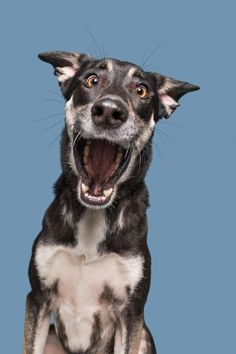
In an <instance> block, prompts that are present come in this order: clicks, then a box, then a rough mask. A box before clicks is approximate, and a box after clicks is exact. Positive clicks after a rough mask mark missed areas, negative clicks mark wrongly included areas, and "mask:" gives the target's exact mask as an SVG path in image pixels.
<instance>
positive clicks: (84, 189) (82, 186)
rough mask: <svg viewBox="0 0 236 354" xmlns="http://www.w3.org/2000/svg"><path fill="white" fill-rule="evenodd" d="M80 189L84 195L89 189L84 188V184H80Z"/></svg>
mask: <svg viewBox="0 0 236 354" xmlns="http://www.w3.org/2000/svg"><path fill="white" fill-rule="evenodd" d="M81 188H82V191H83V192H84V193H86V192H87V191H88V190H89V187H88V186H86V184H84V183H82V184H81Z"/></svg>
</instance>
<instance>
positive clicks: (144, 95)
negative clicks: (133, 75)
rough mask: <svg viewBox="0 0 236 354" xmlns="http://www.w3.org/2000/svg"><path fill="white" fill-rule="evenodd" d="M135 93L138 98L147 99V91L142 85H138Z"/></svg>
mask: <svg viewBox="0 0 236 354" xmlns="http://www.w3.org/2000/svg"><path fill="white" fill-rule="evenodd" d="M135 92H136V94H137V95H138V96H139V97H140V98H147V97H148V96H149V92H148V89H147V87H146V86H144V85H138V86H137V87H136V89H135Z"/></svg>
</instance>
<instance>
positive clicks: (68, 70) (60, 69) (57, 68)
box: [38, 51, 92, 86]
mask: <svg viewBox="0 0 236 354" xmlns="http://www.w3.org/2000/svg"><path fill="white" fill-rule="evenodd" d="M38 57H39V59H41V60H43V61H45V62H46V63H49V64H51V65H52V66H53V67H54V73H55V75H56V76H57V79H58V82H59V85H60V86H61V85H62V84H63V83H64V82H66V81H67V80H69V79H71V78H72V77H73V76H75V74H76V72H77V71H78V70H79V68H80V67H81V63H82V62H86V61H89V60H91V59H92V58H91V57H89V56H88V55H85V54H80V53H77V52H62V51H54V52H44V53H40V54H39V56H38Z"/></svg>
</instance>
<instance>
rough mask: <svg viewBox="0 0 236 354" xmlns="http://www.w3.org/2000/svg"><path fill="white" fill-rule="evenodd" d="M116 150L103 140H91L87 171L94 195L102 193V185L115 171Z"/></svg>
mask: <svg viewBox="0 0 236 354" xmlns="http://www.w3.org/2000/svg"><path fill="white" fill-rule="evenodd" d="M116 155H117V148H116V147H115V146H114V145H113V144H112V143H109V142H108V141H105V140H91V143H90V148H89V157H88V162H87V169H88V172H89V175H90V176H91V177H92V180H93V183H92V186H91V187H92V190H93V193H94V194H95V195H99V194H101V192H102V184H103V183H104V182H105V181H106V180H107V179H108V178H109V177H110V176H111V175H112V173H113V172H114V170H115V161H116Z"/></svg>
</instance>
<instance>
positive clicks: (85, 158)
mask: <svg viewBox="0 0 236 354" xmlns="http://www.w3.org/2000/svg"><path fill="white" fill-rule="evenodd" d="M83 160H84V164H85V165H87V162H88V158H87V156H84V158H83Z"/></svg>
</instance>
